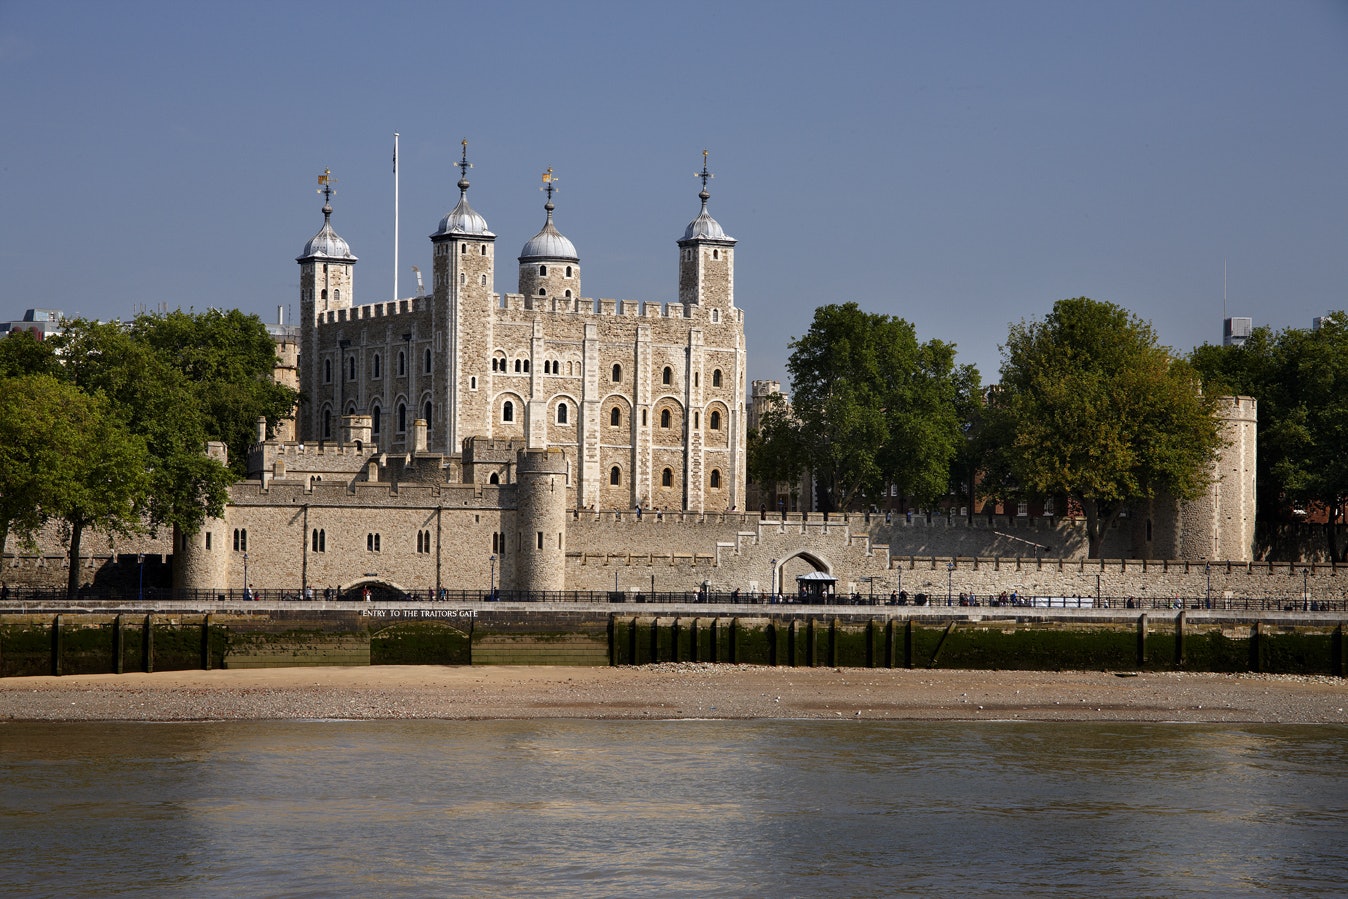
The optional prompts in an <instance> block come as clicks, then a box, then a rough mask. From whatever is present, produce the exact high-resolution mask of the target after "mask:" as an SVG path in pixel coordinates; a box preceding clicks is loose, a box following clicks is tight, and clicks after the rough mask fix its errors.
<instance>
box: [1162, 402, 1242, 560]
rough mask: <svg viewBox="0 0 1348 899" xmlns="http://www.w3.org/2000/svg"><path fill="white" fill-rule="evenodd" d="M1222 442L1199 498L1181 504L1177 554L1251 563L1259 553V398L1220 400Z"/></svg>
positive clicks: (1218, 410)
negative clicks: (1256, 499) (1256, 516)
mask: <svg viewBox="0 0 1348 899" xmlns="http://www.w3.org/2000/svg"><path fill="white" fill-rule="evenodd" d="M1217 418H1218V420H1219V421H1220V422H1221V435H1222V441H1223V445H1222V447H1221V449H1219V450H1218V451H1217V458H1216V459H1215V460H1213V472H1212V483H1211V484H1210V485H1209V486H1208V489H1207V493H1206V494H1205V495H1204V496H1202V497H1201V498H1199V499H1195V500H1190V501H1188V502H1184V503H1180V507H1179V528H1178V530H1179V546H1178V552H1177V553H1176V555H1177V557H1179V558H1182V559H1208V560H1221V561H1232V562H1249V561H1251V560H1253V558H1254V514H1255V508H1254V490H1255V460H1256V457H1257V443H1256V438H1255V434H1256V431H1257V429H1258V426H1259V413H1258V406H1257V403H1256V401H1255V399H1254V397H1249V396H1224V397H1221V398H1219V399H1218V401H1217Z"/></svg>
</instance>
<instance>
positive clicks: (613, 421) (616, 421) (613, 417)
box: [608, 406, 623, 428]
mask: <svg viewBox="0 0 1348 899" xmlns="http://www.w3.org/2000/svg"><path fill="white" fill-rule="evenodd" d="M608 423H609V426H610V427H614V428H616V427H618V426H619V425H621V424H622V423H623V412H622V410H621V409H619V408H618V407H617V406H614V407H613V408H612V409H610V410H609V413H608Z"/></svg>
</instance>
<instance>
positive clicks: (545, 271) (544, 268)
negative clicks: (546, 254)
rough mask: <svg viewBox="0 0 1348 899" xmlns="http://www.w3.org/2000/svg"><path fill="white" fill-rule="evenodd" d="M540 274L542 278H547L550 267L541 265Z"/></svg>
mask: <svg viewBox="0 0 1348 899" xmlns="http://www.w3.org/2000/svg"><path fill="white" fill-rule="evenodd" d="M538 274H539V276H540V277H544V278H546V277H547V274H548V267H547V266H546V265H540V266H539V267H538Z"/></svg>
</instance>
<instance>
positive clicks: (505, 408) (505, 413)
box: [501, 400, 515, 421]
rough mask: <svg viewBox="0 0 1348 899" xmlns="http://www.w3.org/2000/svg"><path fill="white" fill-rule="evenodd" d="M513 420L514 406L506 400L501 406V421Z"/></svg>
mask: <svg viewBox="0 0 1348 899" xmlns="http://www.w3.org/2000/svg"><path fill="white" fill-rule="evenodd" d="M514 420H515V404H514V403H512V402H511V401H510V400H506V401H505V404H504V405H502V406H501V421H514Z"/></svg>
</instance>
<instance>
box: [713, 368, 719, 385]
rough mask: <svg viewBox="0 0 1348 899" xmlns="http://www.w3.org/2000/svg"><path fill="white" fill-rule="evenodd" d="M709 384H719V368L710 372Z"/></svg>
mask: <svg viewBox="0 0 1348 899" xmlns="http://www.w3.org/2000/svg"><path fill="white" fill-rule="evenodd" d="M711 386H713V387H720V386H721V370H720V369H719V368H718V369H716V370H715V371H713V372H712V373H711Z"/></svg>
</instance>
